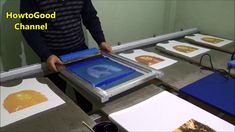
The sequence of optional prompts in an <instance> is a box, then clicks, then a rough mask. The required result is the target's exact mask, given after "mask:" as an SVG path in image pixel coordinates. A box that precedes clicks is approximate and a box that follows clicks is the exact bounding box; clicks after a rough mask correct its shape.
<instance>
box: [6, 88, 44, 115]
mask: <svg viewBox="0 0 235 132" xmlns="http://www.w3.org/2000/svg"><path fill="white" fill-rule="evenodd" d="M47 100H48V99H47V97H46V96H44V95H43V94H41V93H40V92H37V91H34V90H23V91H19V92H16V93H12V94H10V95H8V96H7V97H6V98H5V99H4V103H3V106H4V108H5V109H6V110H7V111H8V112H9V113H13V112H16V111H19V110H22V109H25V108H28V107H31V106H34V105H37V104H40V103H42V102H46V101H47Z"/></svg>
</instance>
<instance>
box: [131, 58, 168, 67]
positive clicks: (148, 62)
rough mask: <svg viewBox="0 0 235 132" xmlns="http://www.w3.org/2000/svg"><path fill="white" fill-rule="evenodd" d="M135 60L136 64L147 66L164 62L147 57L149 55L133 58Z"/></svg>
mask: <svg viewBox="0 0 235 132" xmlns="http://www.w3.org/2000/svg"><path fill="white" fill-rule="evenodd" d="M135 60H136V61H137V62H140V63H143V64H146V65H148V66H151V65H153V64H157V63H159V62H162V61H164V60H163V59H161V58H157V57H154V56H149V55H141V56H138V57H135Z"/></svg>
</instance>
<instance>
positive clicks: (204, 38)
mask: <svg viewBox="0 0 235 132" xmlns="http://www.w3.org/2000/svg"><path fill="white" fill-rule="evenodd" d="M202 40H203V41H205V42H208V43H212V44H218V43H220V42H223V41H224V40H222V39H218V38H212V37H203V38H202Z"/></svg>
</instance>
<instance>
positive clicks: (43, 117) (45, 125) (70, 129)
mask: <svg viewBox="0 0 235 132" xmlns="http://www.w3.org/2000/svg"><path fill="white" fill-rule="evenodd" d="M38 81H39V82H41V83H45V84H48V86H49V87H50V88H51V90H53V91H54V92H55V93H56V94H57V95H58V96H59V97H61V98H62V99H63V100H64V101H65V102H66V103H65V104H63V105H60V106H58V107H55V108H52V109H50V110H47V111H44V112H41V113H38V114H36V115H33V116H30V117H28V118H25V119H23V120H20V121H17V122H15V123H13V124H10V125H7V126H5V127H2V128H1V130H0V131H1V132H52V131H56V132H77V131H89V129H88V128H87V127H85V126H84V125H83V124H82V121H84V122H86V123H87V124H89V125H91V126H93V125H94V122H93V121H92V120H91V119H90V118H89V116H88V115H87V114H86V113H85V112H83V111H82V110H81V109H80V108H79V107H78V106H77V105H76V104H75V103H74V102H73V101H72V100H71V99H70V98H69V97H67V96H66V95H65V94H64V93H63V92H62V91H61V90H59V89H58V88H57V87H56V86H55V85H54V84H53V83H52V82H51V81H50V80H49V79H47V78H38ZM20 82H21V81H20V80H15V81H11V82H7V83H5V84H3V86H10V85H11V86H12V85H16V84H19V83H20Z"/></svg>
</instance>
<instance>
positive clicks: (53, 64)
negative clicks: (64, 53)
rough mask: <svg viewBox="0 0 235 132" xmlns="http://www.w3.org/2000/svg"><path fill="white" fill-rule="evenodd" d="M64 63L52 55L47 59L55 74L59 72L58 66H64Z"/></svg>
mask: <svg viewBox="0 0 235 132" xmlns="http://www.w3.org/2000/svg"><path fill="white" fill-rule="evenodd" d="M63 64H64V63H63V62H62V61H61V60H60V59H59V58H58V57H57V56H55V55H51V56H49V57H48V58H47V66H48V68H49V69H50V70H51V71H53V72H58V69H57V68H56V65H63Z"/></svg>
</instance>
